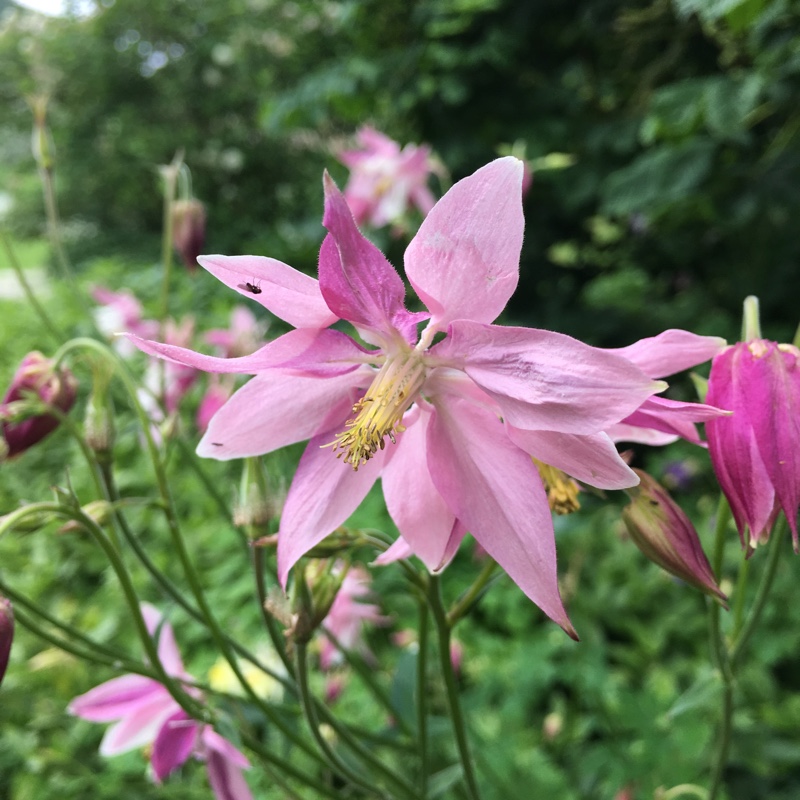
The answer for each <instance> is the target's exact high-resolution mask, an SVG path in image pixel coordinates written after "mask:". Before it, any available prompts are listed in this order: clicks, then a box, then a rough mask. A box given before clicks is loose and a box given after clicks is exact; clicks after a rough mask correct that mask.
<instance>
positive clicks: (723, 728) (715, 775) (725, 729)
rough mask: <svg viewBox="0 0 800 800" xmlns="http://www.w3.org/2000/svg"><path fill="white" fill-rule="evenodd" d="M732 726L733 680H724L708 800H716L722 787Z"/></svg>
mask: <svg viewBox="0 0 800 800" xmlns="http://www.w3.org/2000/svg"><path fill="white" fill-rule="evenodd" d="M732 728H733V681H732V680H725V682H724V685H723V687H722V713H721V715H720V722H719V733H718V734H717V749H716V753H715V756H714V762H713V764H712V767H711V782H710V784H709V787H708V800H716V797H717V794H718V793H719V790H720V789H721V788H722V778H723V774H724V772H725V765H726V764H727V763H728V750H729V748H730V744H731V733H732Z"/></svg>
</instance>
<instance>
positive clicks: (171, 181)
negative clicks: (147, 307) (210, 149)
mask: <svg viewBox="0 0 800 800" xmlns="http://www.w3.org/2000/svg"><path fill="white" fill-rule="evenodd" d="M182 161H183V154H182V153H177V154H176V155H175V158H173V159H172V163H171V164H169V165H168V166H167V167H164V168H163V169H162V175H163V177H164V206H163V221H162V237H161V264H162V266H163V268H164V272H163V276H162V281H161V303H160V305H159V308H160V311H159V317H158V318H159V321H160V322H161V332H162V338H163V333H164V324H165V322H166V319H167V317H168V316H169V283H170V276H171V273H172V204H173V202H174V201H175V187H176V183H177V178H178V171H179V170H180V165H181V163H182Z"/></svg>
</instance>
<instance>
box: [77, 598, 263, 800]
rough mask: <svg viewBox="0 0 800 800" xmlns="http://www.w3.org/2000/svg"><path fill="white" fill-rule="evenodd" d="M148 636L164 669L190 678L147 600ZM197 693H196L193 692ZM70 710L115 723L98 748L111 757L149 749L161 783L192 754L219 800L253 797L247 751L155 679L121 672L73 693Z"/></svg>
mask: <svg viewBox="0 0 800 800" xmlns="http://www.w3.org/2000/svg"><path fill="white" fill-rule="evenodd" d="M142 615H143V616H144V619H145V622H146V624H147V629H148V630H149V631H150V634H151V636H155V635H158V657H159V659H160V661H161V663H162V665H163V666H164V669H165V670H166V671H167V673H168V674H170V675H172V676H173V677H175V678H180V679H183V680H191V676H190V675H189V674H187V673H186V672H185V670H184V668H183V662H182V661H181V656H180V653H179V652H178V647H177V645H176V644H175V634H174V633H173V630H172V626H171V625H170V624H169V622H165V621H163V620H162V617H161V614H160V613H159V612H158V611H157V610H156V609H155V608H154V607H153V606H151V605H149V604H147V603H142ZM195 694H196V693H195ZM68 710H69V712H70V713H71V714H74V715H75V716H76V717H81V718H82V719H86V720H89V721H90V722H114V723H115V724H114V725H112V726H111V727H110V728H109V729H108V730H107V731H106V733H105V735H104V736H103V741H102V742H101V744H100V753H101V755H104V756H114V755H117V754H119V753H126V752H127V751H128V750H133V749H135V748H137V747H149V748H150V764H151V766H152V768H153V775H154V776H155V779H156V781H157V782H158V783H161V781H163V780H164V779H165V778H166V777H167V776H168V775H170V773H172V772H174V771H175V770H176V769H178V767H180V766H181V765H182V764H184V763H185V762H186V761H187V760H188V759H189V757H190V756H193V757H194V758H196V759H198V760H200V761H205V763H206V769H207V771H208V780H209V783H210V784H211V788H212V789H213V790H214V796H215V797H216V798H217V800H252V795H251V794H250V790H249V788H248V787H247V783H246V782H245V779H244V776H243V775H242V770H243V769H248V768H249V766H250V765H249V763H248V761H247V759H246V758H245V756H244V755H243V754H242V753H240V752H239V751H238V750H237V749H236V748H235V747H234V746H233V745H232V744H231V743H230V742H229V741H228V740H227V739H224V738H223V737H222V736H220V735H219V734H218V733H216V732H215V731H214V730H213V728H212V727H211V726H210V725H207V724H204V723H200V722H197V721H195V720H193V719H192V718H191V717H189V716H188V714H186V712H185V711H184V710H183V709H182V708H181V707H180V706H179V705H178V703H177V702H176V701H175V700H174V699H173V698H172V696H171V695H170V693H169V692H168V691H167V690H166V689H165V688H164V686H162V685H161V684H160V683H158V681H155V680H153V679H152V678H146V677H144V676H143V675H122V676H121V677H119V678H113V679H112V680H110V681H106V682H105V683H101V684H100V685H99V686H96V687H95V688H94V689H91V690H90V691H88V692H86V694H82V695H80V696H79V697H76V698H75V699H74V700H73V701H72V702H71V703H70V704H69V708H68Z"/></svg>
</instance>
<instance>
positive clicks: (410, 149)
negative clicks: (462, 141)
mask: <svg viewBox="0 0 800 800" xmlns="http://www.w3.org/2000/svg"><path fill="white" fill-rule="evenodd" d="M356 139H357V141H358V143H359V145H360V149H358V150H345V151H343V152H341V153H339V160H340V161H341V162H342V163H343V164H345V165H346V166H348V167H349V168H350V180H349V181H348V182H347V186H346V187H345V190H344V196H345V199H346V200H347V204H348V205H349V206H350V210H351V211H352V212H353V216H354V217H355V220H356V223H357V224H358V225H361V224H363V223H368V224H369V225H372V226H373V227H375V228H380V227H382V226H383V225H387V224H389V223H396V222H399V221H400V220H401V218H402V217H403V215H404V214H405V213H406V211H408V209H409V208H411V207H412V206H416V207H417V208H418V209H419V210H420V212H422V215H423V216H425V214H427V213H428V212H429V211H430V210H431V209H432V208H433V205H434V203H435V202H436V201H435V200H434V197H433V195H432V194H431V191H430V189H429V188H428V177H429V176H430V175H431V173H432V172H434V171H435V169H436V168H435V164H434V162H433V160H432V159H431V151H430V148H429V147H427V146H425V145H420V146H417V145H413V144H407V145H406V146H405V147H404V148H402V150H401V149H400V145H399V144H398V143H397V142H395V141H394V140H393V139H390V138H389V137H388V136H386V135H385V134H383V133H381V132H380V131H376V130H375V129H374V128H371V127H369V126H368V125H365V126H364V127H362V128H361V129H360V130H359V131H358V133H357V134H356Z"/></svg>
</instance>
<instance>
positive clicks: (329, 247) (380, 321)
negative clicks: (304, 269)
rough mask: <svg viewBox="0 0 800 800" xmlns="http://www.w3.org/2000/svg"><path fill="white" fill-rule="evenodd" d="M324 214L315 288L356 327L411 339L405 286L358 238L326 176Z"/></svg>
mask: <svg viewBox="0 0 800 800" xmlns="http://www.w3.org/2000/svg"><path fill="white" fill-rule="evenodd" d="M323 182H324V185H325V214H324V216H323V219H322V224H323V225H324V226H325V227H326V228H327V229H328V231H330V234H329V236H326V237H325V240H324V241H323V243H322V247H321V249H320V252H319V285H320V289H321V290H322V295H323V297H324V298H325V302H326V303H327V304H328V307H329V308H330V309H331V310H332V311H333V312H334V313H335V314H337V315H338V316H339V317H341V318H342V319H346V320H348V321H349V322H352V323H353V325H355V326H357V327H359V328H365V329H367V330H370V331H373V332H376V333H378V334H382V335H383V336H386V337H390V336H391V335H392V331H395V330H397V331H399V332H400V333H401V335H402V336H403V337H404V338H405V339H406V340H407V341H409V342H414V341H415V340H416V324H417V322H418V320H419V315H415V314H410V313H409V312H408V311H407V310H406V309H405V307H404V305H403V300H404V298H405V293H406V290H405V286H403V281H402V279H401V277H400V276H399V275H398V274H397V271H396V270H395V268H394V267H393V266H392V265H391V264H390V263H389V262H388V261H387V260H386V257H385V256H384V255H383V253H381V251H380V250H378V248H377V247H375V245H374V244H372V242H370V241H369V240H368V239H366V238H364V236H362V234H361V232H360V231H359V230H358V228H357V227H356V223H355V221H354V220H353V215H352V214H351V213H350V209H349V208H348V206H347V202H346V201H345V199H344V196H343V195H342V193H341V192H340V191H339V189H338V188H337V186H336V184H335V183H334V182H333V181H332V180H331V178H330V176H329V175H328V174H327V172H326V173H325V178H324V181H323Z"/></svg>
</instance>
